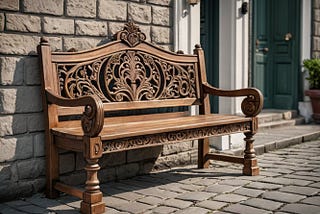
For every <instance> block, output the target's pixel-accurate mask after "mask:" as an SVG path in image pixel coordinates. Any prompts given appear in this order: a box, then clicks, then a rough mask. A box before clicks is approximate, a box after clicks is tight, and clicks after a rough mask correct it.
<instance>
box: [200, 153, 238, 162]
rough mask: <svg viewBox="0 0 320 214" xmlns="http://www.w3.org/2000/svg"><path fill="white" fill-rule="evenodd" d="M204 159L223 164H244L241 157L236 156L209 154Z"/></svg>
mask: <svg viewBox="0 0 320 214" xmlns="http://www.w3.org/2000/svg"><path fill="white" fill-rule="evenodd" d="M205 159H206V160H218V161H225V162H230V163H239V164H243V163H244V158H243V157H237V156H232V155H226V154H213V153H209V154H206V156H205Z"/></svg>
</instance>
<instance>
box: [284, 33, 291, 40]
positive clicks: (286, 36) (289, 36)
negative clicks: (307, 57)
mask: <svg viewBox="0 0 320 214" xmlns="http://www.w3.org/2000/svg"><path fill="white" fill-rule="evenodd" d="M291 39H292V34H291V33H287V34H286V35H285V36H284V40H286V41H289V40H291Z"/></svg>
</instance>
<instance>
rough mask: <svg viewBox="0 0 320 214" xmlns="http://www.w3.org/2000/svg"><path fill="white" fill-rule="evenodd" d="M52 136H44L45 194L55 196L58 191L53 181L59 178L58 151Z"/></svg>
mask: <svg viewBox="0 0 320 214" xmlns="http://www.w3.org/2000/svg"><path fill="white" fill-rule="evenodd" d="M52 138H53V136H52V135H50V134H47V137H46V196H47V197H48V198H57V197H58V196H59V191H58V190H56V189H55V188H54V182H55V181H57V180H58V179H59V153H58V148H57V147H56V146H55V145H54V143H53V139H52Z"/></svg>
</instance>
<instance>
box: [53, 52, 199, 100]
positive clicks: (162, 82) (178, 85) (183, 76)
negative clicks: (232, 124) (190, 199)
mask: <svg viewBox="0 0 320 214" xmlns="http://www.w3.org/2000/svg"><path fill="white" fill-rule="evenodd" d="M194 67H195V65H194V64H193V63H188V64H176V63H171V62H167V61H164V60H162V59H160V58H158V57H155V56H153V55H150V54H148V53H145V52H142V51H120V52H118V53H115V54H112V55H108V56H105V57H102V58H99V59H97V60H94V61H90V62H86V63H81V64H77V65H58V75H59V80H60V91H61V95H62V96H63V97H67V98H77V97H82V96H85V95H90V94H96V95H97V96H98V97H99V98H100V99H101V100H102V101H104V102H124V101H142V100H159V99H174V98H187V97H188V98H194V97H196V73H195V68H194Z"/></svg>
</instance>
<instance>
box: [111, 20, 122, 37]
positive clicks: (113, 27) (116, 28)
mask: <svg viewBox="0 0 320 214" xmlns="http://www.w3.org/2000/svg"><path fill="white" fill-rule="evenodd" d="M122 29H123V23H120V22H109V31H110V32H109V35H114V34H115V33H117V32H118V31H120V30H122Z"/></svg>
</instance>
